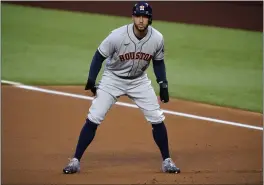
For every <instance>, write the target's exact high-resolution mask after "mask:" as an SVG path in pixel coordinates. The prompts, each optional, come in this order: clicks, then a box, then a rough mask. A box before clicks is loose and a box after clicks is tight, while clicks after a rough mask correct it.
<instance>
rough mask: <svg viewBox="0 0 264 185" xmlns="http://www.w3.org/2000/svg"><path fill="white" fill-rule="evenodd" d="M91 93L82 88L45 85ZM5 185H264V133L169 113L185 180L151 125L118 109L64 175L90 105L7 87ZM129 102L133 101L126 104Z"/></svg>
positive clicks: (191, 107) (227, 116)
mask: <svg viewBox="0 0 264 185" xmlns="http://www.w3.org/2000/svg"><path fill="white" fill-rule="evenodd" d="M45 88H49V89H57V90H59V91H64V92H72V93H77V94H83V95H84V94H85V92H83V90H82V88H80V87H45ZM1 90H2V92H1V93H2V184H95V183H96V184H109V183H111V184H120V183H123V184H177V183H180V184H227V183H228V184H262V182H263V181H262V172H263V170H262V164H263V161H262V131H260V130H253V129H247V128H241V127H235V126H230V125H223V124H217V123H213V122H209V121H202V120H196V119H191V118H186V117H180V116H175V115H168V114H165V116H166V120H165V123H166V125H167V130H168V135H169V143H170V149H171V156H172V158H173V159H174V161H175V162H176V164H177V166H179V167H180V168H181V170H182V173H181V174H164V173H162V172H160V167H161V156H160V153H159V150H158V148H157V147H156V145H155V143H154V140H153V138H152V132H151V126H150V124H149V123H148V122H146V120H145V118H144V116H143V114H142V113H141V112H140V110H139V109H135V108H129V107H123V106H119V105H114V106H113V107H112V109H111V110H110V111H109V113H108V114H107V116H106V119H105V120H104V121H103V123H102V125H101V126H100V127H99V128H98V130H97V135H96V137H95V139H94V141H93V143H92V144H91V145H90V146H89V147H88V149H87V151H86V152H85V154H84V156H83V159H82V161H81V172H80V173H78V174H74V175H64V174H63V173H62V169H63V167H65V165H66V164H67V163H68V158H70V157H71V156H72V154H73V153H74V150H75V146H76V143H77V140H78V136H79V133H80V130H81V128H82V126H83V123H84V120H85V118H86V115H87V112H88V110H89V107H90V105H91V101H89V100H83V99H76V98H71V97H65V96H59V95H53V94H46V93H41V92H35V91H30V90H24V89H19V88H15V87H11V86H2V89H1ZM86 95H89V94H86ZM121 100H122V101H126V102H130V100H128V99H127V98H125V97H123V98H121ZM162 108H164V109H169V110H172V111H179V112H184V113H190V114H196V115H200V116H207V117H213V118H217V119H223V120H229V121H236V122H242V123H247V124H252V125H255V126H262V114H258V113H251V112H246V111H240V110H234V109H228V108H222V107H214V106H209V105H203V104H197V103H192V102H185V101H179V100H172V101H171V102H170V103H169V104H167V105H162Z"/></svg>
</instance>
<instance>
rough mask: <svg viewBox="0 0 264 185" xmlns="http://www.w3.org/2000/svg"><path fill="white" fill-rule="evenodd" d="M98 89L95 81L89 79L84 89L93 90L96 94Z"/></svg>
mask: <svg viewBox="0 0 264 185" xmlns="http://www.w3.org/2000/svg"><path fill="white" fill-rule="evenodd" d="M96 89H97V87H96V85H95V81H93V80H90V79H88V80H87V82H86V85H85V88H84V90H91V91H92V93H93V95H94V96H96Z"/></svg>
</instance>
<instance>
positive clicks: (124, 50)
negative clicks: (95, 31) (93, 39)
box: [88, 24, 165, 124]
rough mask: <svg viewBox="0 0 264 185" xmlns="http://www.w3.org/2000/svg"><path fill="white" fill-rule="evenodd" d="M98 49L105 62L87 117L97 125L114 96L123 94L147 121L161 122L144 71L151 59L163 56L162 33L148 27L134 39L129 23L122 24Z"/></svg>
mask: <svg viewBox="0 0 264 185" xmlns="http://www.w3.org/2000/svg"><path fill="white" fill-rule="evenodd" d="M98 51H99V52H100V53H101V55H103V56H105V57H106V58H107V59H106V60H107V61H106V65H105V70H104V73H103V76H102V79H101V80H100V82H99V86H98V89H97V95H96V97H95V99H94V100H93V103H92V106H91V107H90V109H89V113H88V118H89V119H90V120H91V121H93V122H94V123H97V124H100V123H101V122H102V121H103V120H104V118H105V115H106V113H107V112H108V111H109V110H110V108H111V107H112V105H113V104H115V103H116V101H117V98H118V97H120V96H122V95H127V96H128V97H129V98H131V99H132V100H133V101H134V102H135V103H136V104H137V106H138V107H139V108H140V109H141V110H142V112H143V113H144V115H145V118H146V119H147V121H149V122H151V123H152V124H155V123H160V122H162V121H163V120H164V119H165V116H164V115H163V112H162V110H161V109H160V106H159V103H158V99H157V96H156V94H155V91H154V89H153V87H152V86H151V81H150V80H149V78H148V77H147V73H145V70H146V69H147V68H148V66H149V64H150V61H151V59H155V60H162V59H163V58H164V40H163V36H162V34H161V33H160V32H158V31H157V30H156V29H154V28H153V27H151V26H148V33H147V35H146V36H145V37H144V38H143V39H141V40H138V39H137V38H136V36H135V34H134V33H133V24H129V25H125V26H122V27H120V28H118V29H115V30H113V31H112V32H111V33H110V34H109V35H108V37H106V38H105V39H104V40H103V42H102V43H101V44H100V46H99V47H98ZM120 77H121V78H120ZM127 78H129V79H127Z"/></svg>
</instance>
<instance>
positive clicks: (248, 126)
mask: <svg viewBox="0 0 264 185" xmlns="http://www.w3.org/2000/svg"><path fill="white" fill-rule="evenodd" d="M1 82H2V83H4V84H10V85H13V86H15V87H17V88H21V89H27V90H32V91H38V92H43V93H48V94H56V95H61V96H68V97H73V98H79V99H85V100H93V99H94V98H93V97H90V96H84V95H78V94H72V93H66V92H60V91H55V90H48V89H43V88H39V87H33V86H28V85H23V84H21V83H18V82H12V81H7V80H1ZM116 104H117V105H121V106H125V107H131V108H138V106H137V105H135V104H130V103H123V102H116ZM162 111H163V112H164V113H167V114H172V115H176V116H182V117H187V118H193V119H199V120H205V121H211V122H214V123H220V124H226V125H232V126H237V127H244V128H249V129H255V130H263V127H258V126H252V125H248V124H242V123H237V122H231V121H224V120H219V119H214V118H208V117H203V116H197V115H192V114H186V113H181V112H175V111H170V110H162Z"/></svg>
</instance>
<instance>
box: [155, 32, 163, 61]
mask: <svg viewBox="0 0 264 185" xmlns="http://www.w3.org/2000/svg"><path fill="white" fill-rule="evenodd" d="M153 59H154V60H164V39H163V37H162V40H161V42H160V44H159V46H158V49H157V52H156V54H155V55H154V57H153Z"/></svg>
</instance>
